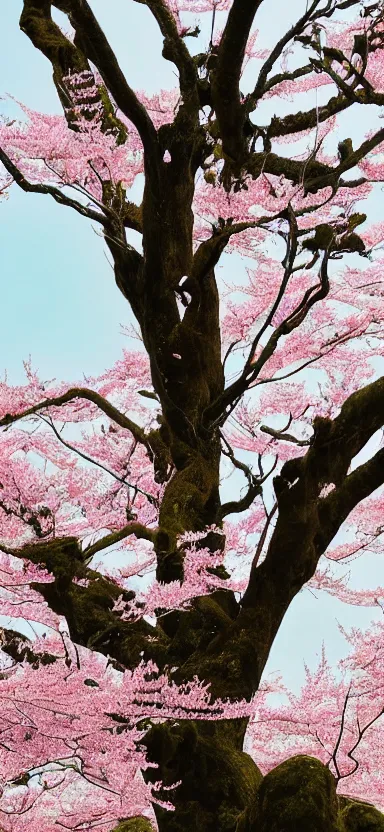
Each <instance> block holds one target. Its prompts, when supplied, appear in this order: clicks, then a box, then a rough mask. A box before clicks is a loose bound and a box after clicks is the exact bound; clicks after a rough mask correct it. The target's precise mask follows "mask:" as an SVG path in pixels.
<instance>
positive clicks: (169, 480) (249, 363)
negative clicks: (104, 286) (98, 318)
mask: <svg viewBox="0 0 384 832" xmlns="http://www.w3.org/2000/svg"><path fill="white" fill-rule="evenodd" d="M136 2H139V3H141V4H142V5H144V6H145V7H146V10H147V13H148V15H151V16H152V17H153V18H154V19H155V21H156V23H157V25H158V27H159V30H160V32H161V35H162V39H163V50H162V58H163V59H164V60H165V61H168V62H170V63H171V64H172V66H173V69H174V71H175V75H176V76H177V88H176V89H175V90H174V91H167V90H165V91H163V92H161V93H159V94H158V95H155V96H151V95H149V94H146V93H145V92H140V91H135V90H134V89H133V88H132V86H131V85H130V83H129V78H126V77H125V76H124V74H123V72H122V70H121V67H120V64H119V58H118V56H116V55H115V53H114V51H113V45H112V44H111V43H109V41H108V39H107V38H106V36H105V34H104V32H103V30H102V28H101V27H100V25H99V23H98V20H97V19H96V16H95V14H94V11H93V5H94V4H93V3H92V2H87V0H56V2H50V0H23V3H22V13H21V17H20V28H21V30H22V32H24V33H25V35H26V36H27V37H28V38H29V40H30V42H31V44H32V46H33V47H34V48H35V49H37V50H39V51H40V52H41V53H42V54H43V55H44V56H45V58H46V59H47V60H48V61H49V62H50V64H51V67H52V79H53V84H54V86H55V89H56V92H57V95H58V98H59V100H60V103H61V106H62V115H47V114H42V113H39V112H36V111H34V110H32V109H31V108H30V107H28V106H26V105H24V104H20V105H19V106H20V110H21V113H20V118H18V119H10V118H7V117H5V116H4V117H3V118H2V120H1V122H0V162H1V172H0V177H1V179H0V188H1V193H2V195H3V198H4V199H3V204H2V206H1V210H2V211H5V210H6V197H7V196H8V193H9V194H11V191H12V189H14V188H19V189H21V190H22V191H24V192H26V193H27V194H31V195H33V194H36V193H37V194H42V195H45V196H46V199H47V200H54V201H55V202H57V203H59V205H60V206H62V211H63V217H64V218H65V213H66V210H67V209H71V210H72V211H75V212H76V213H77V214H79V215H81V217H82V218H84V221H90V222H91V223H92V224H93V225H95V226H96V227H97V228H98V229H99V233H100V234H101V235H102V237H103V240H104V244H105V247H106V249H107V251H108V257H109V258H110V264H111V265H112V269H113V274H114V279H115V282H116V285H117V287H118V289H119V290H120V293H121V296H122V303H123V304H126V305H128V306H129V308H130V309H131V311H132V313H133V316H134V318H135V327H136V329H134V330H132V332H133V333H134V335H135V337H136V342H135V344H134V346H133V347H132V348H131V349H129V350H128V349H127V350H125V351H124V353H123V355H122V357H120V358H119V359H118V360H117V361H116V362H115V364H114V366H113V367H112V368H110V369H109V370H108V371H106V372H105V373H103V374H101V375H99V376H98V377H93V378H87V379H86V380H85V379H82V380H75V381H73V382H72V383H71V385H70V386H69V385H68V383H65V382H57V381H56V380H54V381H50V382H46V381H44V380H43V379H41V378H40V376H39V373H38V372H37V371H36V370H35V369H34V367H33V365H32V363H31V362H27V363H26V364H25V371H26V383H25V384H24V385H20V386H15V385H13V384H12V383H11V380H8V379H7V378H5V380H4V381H3V382H1V389H0V428H1V433H2V436H1V442H0V478H1V481H0V535H1V539H0V546H1V548H0V614H1V615H2V616H6V617H8V621H9V624H7V625H6V626H4V628H3V629H2V631H1V633H2V635H1V651H2V652H1V656H2V658H1V678H0V701H1V716H2V722H1V725H0V828H1V830H2V832H23V831H24V830H27V829H28V830H29V832H37V830H39V832H52V831H53V829H55V828H56V827H58V828H64V829H70V830H87V832H88V830H91V829H97V828H100V829H103V830H106V832H109V830H116V832H128V830H130V832H135V830H136V832H147V830H149V829H150V828H151V827H152V825H154V826H155V825H156V824H157V825H158V829H159V830H160V832H181V830H184V832H186V831H187V830H195V829H200V830H201V832H255V830H256V829H258V830H264V829H265V830H267V829H268V830H269V832H273V830H275V829H276V832H278V830H279V832H281V826H279V824H281V823H282V822H283V821H282V820H281V819H282V818H284V823H285V827H284V832H290V830H291V829H292V832H293V830H295V832H297V830H299V829H300V830H301V829H302V830H303V832H304V829H308V828H311V829H313V830H318V832H331V830H333V832H336V830H339V832H340V830H341V829H343V830H344V829H345V830H346V832H364V830H366V829H368V826H367V823H372V824H376V825H374V826H372V827H369V828H372V829H373V828H374V829H375V830H376V829H377V830H378V831H379V830H382V829H383V824H384V817H383V815H381V814H380V811H378V810H380V809H381V810H382V809H384V791H383V778H382V770H383V764H384V758H383V750H382V749H383V719H382V716H383V714H384V701H383V678H384V677H383V669H384V667H383V648H382V639H383V624H382V620H381V619H380V620H378V622H377V623H376V624H375V625H374V626H372V627H371V629H370V630H369V631H367V632H366V633H363V632H359V631H358V630H357V629H354V630H352V631H351V632H349V633H345V636H346V638H347V639H348V641H349V643H350V646H351V652H350V655H349V656H348V658H347V659H345V660H343V661H342V662H341V663H340V666H339V669H338V670H335V669H334V668H332V667H331V666H330V665H329V663H328V661H327V657H326V655H325V653H324V654H323V656H322V659H321V661H320V663H319V667H318V668H317V669H316V670H313V669H307V676H306V682H305V685H304V687H303V689H302V691H301V693H300V695H293V694H291V693H289V691H286V690H285V688H284V686H282V685H281V683H280V682H279V680H272V681H271V680H267V679H265V678H264V676H263V673H264V669H265V666H266V662H267V660H268V657H269V654H270V651H271V647H272V645H273V643H274V640H275V638H276V635H277V633H278V632H279V630H280V627H281V626H284V623H283V622H284V616H285V614H286V612H287V610H288V608H289V607H290V605H291V602H292V601H293V599H294V598H295V597H296V596H297V594H298V593H299V592H300V591H301V590H302V589H303V588H304V587H308V588H310V589H311V590H316V589H319V590H321V591H324V592H327V593H329V594H331V595H334V596H336V597H338V598H340V599H341V600H343V601H344V602H346V603H350V604H355V605H363V606H364V605H365V606H371V607H373V608H378V607H379V608H383V607H382V603H383V600H384V590H383V588H382V587H380V586H379V587H377V588H374V589H372V590H366V589H360V590H356V589H352V588H351V587H350V586H349V585H348V580H347V579H346V578H345V577H344V578H343V577H340V575H339V574H338V573H337V572H336V565H337V564H338V563H340V562H348V563H349V562H350V561H351V560H353V559H354V558H356V557H358V556H359V557H364V555H366V553H372V552H373V553H375V554H376V555H377V557H378V558H379V556H380V555H382V554H383V530H384V526H383V525H382V513H383V491H382V486H383V484H384V465H383V462H384V449H383V447H382V429H383V427H384V376H382V375H381V368H382V356H383V349H384V346H383V320H384V305H383V281H382V273H381V269H382V266H383V257H382V244H383V242H384V223H383V221H382V220H381V218H380V217H379V219H378V220H377V221H375V218H373V221H372V216H370V212H371V214H372V213H374V209H372V204H373V202H372V198H375V195H378V194H380V187H381V186H380V183H382V182H383V181H384V159H383V152H384V128H383V127H382V126H381V122H380V118H381V117H382V111H381V108H382V106H383V104H384V52H383V47H384V7H383V3H382V2H381V0H378V2H373V3H365V2H360V0H312V2H311V0H307V2H304V0H303V2H302V3H301V7H302V8H301V16H300V17H299V19H298V20H296V21H294V22H293V23H292V26H291V28H290V29H289V30H288V31H287V32H286V33H284V34H283V35H282V36H280V37H279V38H278V39H276V40H275V42H274V44H273V45H272V46H270V45H268V46H267V45H266V42H265V40H264V39H263V31H262V28H261V29H260V31H259V30H258V24H259V17H260V16H261V13H262V11H263V9H265V7H266V0H264V2H263V0H136ZM132 5H133V0H132ZM270 5H271V9H272V6H273V5H274V7H275V8H274V11H273V14H275V13H276V14H277V13H278V2H276V3H275V4H270ZM114 13H115V12H114V10H113V8H112V7H111V14H114ZM191 13H193V15H192V16H191ZM271 14H272V11H271ZM64 16H65V18H64ZM196 16H197V17H196ZM63 19H65V21H66V25H65V27H64V25H63ZM127 41H129V32H127ZM158 59H159V61H160V60H161V56H160V55H159V56H158ZM250 79H251V80H250ZM314 102H315V103H314ZM285 110H286V111H287V112H286V114H283V113H284V111H285ZM349 113H350V115H351V124H352V125H353V126H354V130H355V133H354V134H353V136H352V138H349V137H344V135H343V134H342V132H341V128H340V124H341V125H343V120H342V119H343V117H344V116H345V114H349ZM367 113H368V114H369V117H368V116H367V115H366V114H367ZM362 127H363V133H364V135H363V136H362V137H361V136H360V135H359V133H361V132H362V131H361V128H362ZM140 183H141V184H142V188H141V190H142V196H141V201H140V200H137V199H136V198H135V197H134V195H133V194H134V193H137V192H138V188H140V187H141V185H140ZM10 198H12V197H10ZM30 199H31V200H33V196H31V197H30ZM229 255H230V256H231V257H232V262H233V267H232V280H231V282H230V283H228V281H224V280H223V279H222V277H221V275H220V270H219V268H220V264H221V261H222V259H223V258H224V257H228V256H229ZM59 257H60V253H58V258H59ZM240 257H241V258H243V261H244V262H245V264H246V268H244V267H243V264H242V262H241V260H240ZM53 268H54V264H53ZM79 280H81V274H79ZM111 291H112V288H111ZM15 312H16V311H15ZM84 314H91V311H90V310H89V309H85V310H84ZM106 314H107V310H106ZM68 327H69V329H70V321H69V322H68ZM368 443H370V444H369V445H368ZM231 472H234V474H235V476H233V477H232V479H230V480H229V485H228V483H227V481H226V477H227V476H228V475H229V474H230V473H231ZM240 478H242V480H243V482H244V486H243V484H242V480H241V479H240ZM143 576H146V577H147V581H146V583H147V587H146V588H143V584H142V582H141V583H140V580H138V578H142V577H143ZM133 579H134V580H133ZM383 609H384V608H383ZM18 618H22V619H24V620H25V621H29V622H31V623H32V625H33V626H34V627H35V628H36V633H37V634H36V637H35V638H31V639H28V638H26V637H25V636H24V635H22V634H21V633H20V632H18V629H17V621H15V620H16V619H18ZM310 625H311V622H310V621H309V622H308V627H310ZM294 649H295V647H294V645H292V650H293V651H294ZM277 692H281V693H285V694H286V704H283V705H281V706H280V707H276V706H272V705H271V700H270V698H269V697H270V694H272V693H277ZM289 758H293V760H291V761H290V759H289ZM314 758H316V759H314ZM312 787H313V789H315V792H316V795H317V796H316V795H315V797H313V795H312ZM316 790H317V791H316ZM336 791H337V793H336ZM315 792H314V794H315ZM293 794H295V795H298V796H299V797H298V799H297V801H296V802H295V803H294V805H292V806H291V804H290V802H289V801H290V799H291V798H290V795H291V797H292V795H293ZM346 795H349V798H350V799H348V798H347V797H346ZM352 798H356V800H353V799H352ZM358 798H360V802H359V800H358ZM364 801H365V802H364ZM367 801H368V803H367ZM369 804H371V806H370V808H369ZM373 804H374V805H373ZM367 807H368V808H367ZM375 807H377V808H375ZM311 813H312V814H311ZM364 813H366V814H364ZM363 814H364V817H363ZM367 817H368V820H367ZM276 824H277V826H276ZM316 824H318V825H317V826H316ZM364 824H365V825H364Z"/></svg>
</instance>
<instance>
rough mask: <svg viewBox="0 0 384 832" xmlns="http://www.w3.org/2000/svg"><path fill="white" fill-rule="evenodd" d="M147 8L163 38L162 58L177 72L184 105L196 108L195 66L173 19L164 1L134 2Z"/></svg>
mask: <svg viewBox="0 0 384 832" xmlns="http://www.w3.org/2000/svg"><path fill="white" fill-rule="evenodd" d="M135 2H136V3H141V4H142V5H145V6H147V7H148V8H149V9H150V11H151V12H152V14H153V16H154V18H155V19H156V20H157V23H158V25H159V28H160V31H161V34H162V35H163V37H164V48H163V57H164V58H165V59H166V60H168V61H172V63H174V64H175V66H176V67H177V69H178V70H179V76H180V92H181V94H182V96H183V103H184V104H187V105H188V104H192V106H193V108H196V106H197V107H198V104H199V101H198V93H197V82H198V76H197V71H196V64H195V62H194V60H193V58H192V56H191V55H190V53H189V51H188V49H187V47H186V45H185V43H184V41H183V39H182V37H180V35H179V33H178V31H177V26H176V22H175V18H174V16H173V14H172V12H171V11H170V9H169V7H168V6H167V4H166V3H165V2H164V0H135Z"/></svg>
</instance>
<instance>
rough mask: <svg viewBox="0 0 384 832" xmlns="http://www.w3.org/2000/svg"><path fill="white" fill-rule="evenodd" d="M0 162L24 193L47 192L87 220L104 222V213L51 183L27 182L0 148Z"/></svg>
mask: <svg viewBox="0 0 384 832" xmlns="http://www.w3.org/2000/svg"><path fill="white" fill-rule="evenodd" d="M0 162H2V164H3V165H4V167H5V168H6V170H7V171H8V173H10V174H11V176H12V177H13V179H14V180H15V182H16V184H17V185H19V187H20V188H21V189H22V190H23V191H25V192H26V193H34V194H49V195H50V196H51V197H53V199H54V200H55V202H58V203H59V204H60V205H67V206H68V207H69V208H73V209H74V210H75V211H77V213H78V214H82V216H83V217H87V219H88V220H94V221H95V222H100V223H101V224H102V225H105V224H106V222H107V218H106V217H105V216H104V214H101V213H100V212H99V211H94V209H93V208H87V207H86V206H85V205H82V204H81V203H80V202H77V201H76V200H75V199H71V198H70V197H69V196H65V194H63V193H62V191H61V190H60V188H55V187H53V186H52V185H39V184H37V185H33V184H32V183H31V182H28V180H27V179H26V178H25V176H23V174H22V173H21V171H20V170H19V169H18V168H17V167H16V165H14V163H13V162H12V160H11V159H10V158H9V156H7V154H6V153H5V151H4V150H2V149H1V148H0Z"/></svg>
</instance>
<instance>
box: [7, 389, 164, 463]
mask: <svg viewBox="0 0 384 832" xmlns="http://www.w3.org/2000/svg"><path fill="white" fill-rule="evenodd" d="M73 399H86V400H87V401H89V402H92V403H93V404H95V405H97V407H99V408H100V410H102V411H103V413H105V415H106V416H108V417H109V418H110V419H112V421H114V422H116V424H117V425H120V427H122V428H125V429H126V430H129V431H130V432H131V434H132V436H133V437H134V438H135V439H136V440H137V442H140V443H141V444H142V445H144V446H145V447H146V448H147V449H148V450H149V451H150V450H151V449H150V446H149V442H148V439H147V436H146V434H145V432H144V430H143V428H141V427H140V426H139V425H137V424H136V423H135V422H133V421H132V419H130V418H129V417H128V416H125V415H124V413H121V412H120V411H119V410H117V408H116V407H115V406H114V405H113V404H111V403H110V402H108V401H107V399H104V397H103V396H101V395H100V393H96V392H95V391H94V390H88V389H87V388H86V387H71V388H70V390H67V391H66V393H63V394H62V395H61V396H54V397H52V398H48V399H44V400H43V401H42V402H39V403H38V404H35V405H32V407H27V408H26V409H25V410H22V411H21V413H15V414H11V413H7V414H6V415H5V416H3V417H2V419H0V427H5V426H8V425H12V424H13V423H14V422H18V421H19V420H20V419H24V418H25V417H26V416H32V415H33V414H34V413H38V412H39V410H42V409H43V408H47V407H61V405H63V404H68V402H70V401H73Z"/></svg>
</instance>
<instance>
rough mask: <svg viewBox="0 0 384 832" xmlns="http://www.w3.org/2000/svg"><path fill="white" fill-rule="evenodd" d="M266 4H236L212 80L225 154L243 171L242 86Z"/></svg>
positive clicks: (247, 0) (248, 0)
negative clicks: (255, 29)
mask: <svg viewBox="0 0 384 832" xmlns="http://www.w3.org/2000/svg"><path fill="white" fill-rule="evenodd" d="M262 2H263V0H234V2H233V4H232V7H231V9H230V11H229V14H228V19H227V23H226V26H225V29H224V32H223V35H222V38H221V42H220V46H219V50H218V53H217V61H216V66H215V67H214V69H213V71H212V76H211V88H212V99H213V104H214V109H215V112H216V116H217V120H218V122H219V126H220V134H221V138H222V141H223V152H224V155H225V156H227V157H228V158H229V159H230V160H232V161H234V162H235V163H236V165H237V166H239V167H240V168H241V166H242V164H243V162H244V160H245V158H246V156H247V144H246V140H245V135H244V123H245V118H246V112H245V109H244V106H243V103H242V101H241V99H240V88H239V83H240V76H241V69H242V65H243V61H244V55H245V49H246V46H247V41H248V37H249V34H250V31H251V27H252V23H253V21H254V18H255V15H256V12H257V10H258V9H259V8H260V6H261V4H262Z"/></svg>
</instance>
